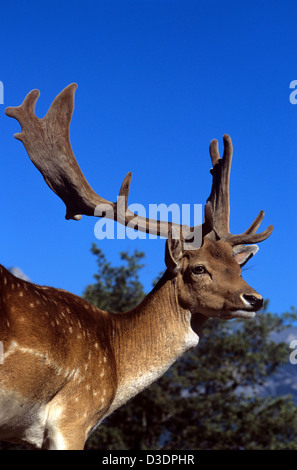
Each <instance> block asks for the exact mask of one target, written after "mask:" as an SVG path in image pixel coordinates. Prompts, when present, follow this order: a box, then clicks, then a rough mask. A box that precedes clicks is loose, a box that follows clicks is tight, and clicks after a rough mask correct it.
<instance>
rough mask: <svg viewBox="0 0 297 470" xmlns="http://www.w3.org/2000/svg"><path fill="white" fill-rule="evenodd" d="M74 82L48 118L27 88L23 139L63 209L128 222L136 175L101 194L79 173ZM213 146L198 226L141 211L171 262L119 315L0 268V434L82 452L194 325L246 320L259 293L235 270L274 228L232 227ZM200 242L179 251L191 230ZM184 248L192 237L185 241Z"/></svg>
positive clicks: (141, 224)
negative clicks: (73, 138) (109, 195)
mask: <svg viewBox="0 0 297 470" xmlns="http://www.w3.org/2000/svg"><path fill="white" fill-rule="evenodd" d="M75 90H76V85H75V84H71V85H69V86H68V87H66V88H65V89H64V90H63V91H62V92H61V93H60V94H59V95H58V96H57V97H56V98H55V100H54V102H53V103H52V105H51V107H50V109H49V111H48V113H47V114H46V116H45V117H44V118H43V119H39V118H37V117H36V115H35V103H36V101H37V99H38V96H39V92H38V91H37V90H33V91H32V92H31V93H29V94H28V96H27V97H26V98H25V100H24V102H23V104H22V105H21V106H19V107H14V108H12V107H11V108H7V109H6V114H7V115H8V116H10V117H13V118H16V119H17V120H18V122H19V123H20V125H21V128H22V130H21V132H20V133H19V134H16V135H15V137H16V138H17V139H18V140H21V141H22V142H23V144H24V146H25V148H26V150H27V152H28V155H29V157H30V159H31V160H32V162H33V163H34V165H35V166H36V167H37V168H38V170H39V171H40V172H41V173H42V175H43V177H44V179H45V181H46V183H47V184H48V186H49V187H50V188H51V189H52V190H53V191H54V192H55V193H56V194H57V195H58V196H59V197H60V198H61V199H62V200H63V201H64V203H65V205H66V208H67V210H66V218H67V219H70V218H72V219H79V218H80V217H81V215H82V214H84V215H89V216H92V215H94V212H95V209H96V207H97V206H98V205H102V204H103V205H104V207H109V208H110V211H109V210H106V211H105V213H104V214H102V215H103V216H106V217H111V218H113V219H115V220H117V222H118V223H121V224H125V225H128V224H129V222H131V220H133V218H135V217H136V215H135V214H133V213H132V212H131V211H130V210H129V209H128V207H127V198H128V192H129V185H130V180H131V174H130V173H128V175H127V177H126V178H125V180H124V182H123V184H122V187H121V190H120V195H121V196H124V197H125V201H126V206H125V210H124V217H123V218H120V220H118V219H119V217H118V219H117V210H116V209H117V203H112V202H110V201H107V200H106V199H103V198H102V197H100V196H98V195H97V194H96V193H95V192H94V191H93V189H92V188H91V187H90V186H89V184H88V183H87V181H86V179H85V178H84V176H83V174H82V172H81V170H80V168H79V166H78V164H77V162H76V159H75V157H74V155H73V153H72V149H71V145H70V139H69V127H70V121H71V117H72V112H73V109H74V93H75ZM223 140H224V154H223V157H222V158H220V155H219V151H218V142H217V141H216V140H213V141H212V142H211V144H210V156H211V160H212V166H213V168H212V170H211V173H212V178H213V181H212V189H211V193H210V196H209V198H208V200H207V203H206V205H205V218H204V222H203V224H202V226H200V227H192V228H191V229H189V230H188V232H189V233H188V234H187V235H186V236H185V231H184V230H182V227H180V226H176V225H175V224H172V223H169V224H167V223H165V222H164V221H160V222H153V223H151V221H150V220H149V219H146V218H138V219H137V225H138V229H139V230H142V231H145V232H148V231H149V230H152V226H153V230H154V231H155V233H157V234H159V235H163V236H166V238H167V240H166V247H165V263H166V267H167V269H166V271H165V274H164V275H163V277H162V278H161V280H160V281H159V283H158V284H157V286H156V287H155V288H154V289H153V291H152V292H151V293H150V294H149V295H147V297H146V298H145V299H144V301H143V302H142V303H141V304H140V305H139V306H138V307H136V308H135V309H133V310H131V311H129V312H127V313H122V314H116V313H110V312H106V311H102V310H99V309H98V308H95V307H94V306H92V305H90V304H89V303H88V302H86V301H85V300H83V299H81V298H79V297H77V296H75V295H73V294H70V293H68V292H66V291H64V290H61V289H55V288H51V287H42V286H38V285H35V284H32V283H29V282H26V281H22V280H20V279H17V278H15V277H14V276H13V275H12V274H10V273H9V272H8V271H7V270H6V269H5V268H4V267H1V274H0V289H1V296H0V302H1V310H0V335H1V336H0V340H1V341H2V343H3V346H4V360H3V364H0V439H1V440H8V441H11V442H21V443H25V444H27V445H29V446H32V447H34V448H41V449H83V448H84V445H85V442H86V439H87V438H88V436H89V435H90V433H91V432H92V431H93V430H94V428H95V427H96V426H97V425H98V424H99V423H100V422H102V420H103V419H104V418H105V417H106V416H108V415H110V413H112V412H113V411H114V410H115V409H117V408H118V407H120V406H121V405H122V404H123V403H125V402H126V401H127V400H129V399H130V398H131V397H133V396H135V395H136V394H138V393H139V392H140V391H141V390H143V389H144V388H145V387H147V386H148V385H150V384H151V383H152V382H153V381H155V380H156V379H157V378H158V377H160V376H161V375H162V374H163V373H164V372H165V371H166V370H167V369H168V368H169V367H170V365H171V364H172V363H173V362H174V361H176V360H177V359H178V358H179V357H180V356H181V355H182V354H183V353H184V352H185V351H187V350H189V349H190V348H193V347H195V346H196V345H197V344H198V341H199V337H198V334H197V332H198V330H199V328H200V327H201V325H202V324H203V323H204V322H205V321H206V320H207V319H208V318H214V317H215V318H222V319H229V318H252V317H253V316H254V315H255V312H256V311H258V310H259V309H260V308H261V307H262V302H263V300H262V297H261V296H260V295H259V294H258V293H257V292H256V291H255V290H254V289H253V288H252V287H250V286H249V285H248V284H247V283H246V282H245V281H244V280H243V279H242V277H241V266H242V265H243V264H244V263H245V262H246V261H247V260H248V259H249V258H250V257H251V256H253V255H254V254H255V253H256V251H257V249H258V247H257V245H254V243H257V242H261V241H263V240H265V239H266V238H267V237H268V236H269V235H270V234H271V232H272V226H269V227H268V228H267V229H266V230H265V231H264V232H262V233H256V231H257V229H258V227H259V225H260V223H261V221H262V219H263V217H264V213H263V211H261V212H260V214H259V215H258V217H257V218H256V219H255V221H254V222H253V223H252V225H251V226H250V227H249V228H248V229H247V230H246V231H245V232H243V233H242V234H240V235H233V234H231V233H230V231H229V175H230V166H231V159H232V143H231V139H230V137H229V136H227V135H225V136H224V138H223ZM197 229H199V230H202V241H201V245H200V246H198V247H197V246H195V247H194V246H193V248H192V249H185V242H187V241H189V238H191V234H193V233H195V230H197ZM187 246H188V245H187Z"/></svg>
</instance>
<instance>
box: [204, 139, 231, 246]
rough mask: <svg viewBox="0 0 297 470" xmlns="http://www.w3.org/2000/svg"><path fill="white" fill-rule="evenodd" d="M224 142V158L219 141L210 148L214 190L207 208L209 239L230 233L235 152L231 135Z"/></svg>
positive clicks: (206, 219)
mask: <svg viewBox="0 0 297 470" xmlns="http://www.w3.org/2000/svg"><path fill="white" fill-rule="evenodd" d="M223 141H224V153H223V158H221V157H220V154H219V150H218V141H217V140H212V141H211V143H210V146H209V153H210V157H211V161H212V165H213V168H212V169H211V170H210V172H211V174H212V177H213V180H212V188H211V193H210V196H209V198H208V199H207V204H206V207H205V209H206V210H205V222H206V224H207V225H208V226H209V230H210V233H209V234H208V237H209V238H211V237H214V238H222V237H223V236H224V235H226V234H227V233H229V214H230V205H229V179H230V169H231V162H232V152H233V150H232V141H231V138H230V137H229V135H227V134H226V135H224V137H223Z"/></svg>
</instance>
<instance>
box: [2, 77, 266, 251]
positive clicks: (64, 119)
mask: <svg viewBox="0 0 297 470" xmlns="http://www.w3.org/2000/svg"><path fill="white" fill-rule="evenodd" d="M76 89H77V85H76V84H74V83H73V84H71V85H69V86H67V87H66V88H65V89H64V90H63V91H62V92H61V93H60V94H59V95H58V96H57V97H56V98H55V100H54V101H53V103H52V105H51V107H50V109H49V111H48V112H47V114H46V116H45V117H44V118H43V119H39V118H38V117H37V116H36V115H35V104H36V101H37V99H38V97H39V91H38V90H33V91H31V92H30V93H29V94H28V95H27V97H26V98H25V100H24V102H23V103H22V105H21V106H18V107H10V108H7V109H6V114H7V116H10V117H13V118H15V119H17V121H18V122H19V123H20V125H21V128H22V130H21V132H20V133H18V134H15V137H16V139H18V140H21V141H22V142H23V144H24V146H25V148H26V150H27V153H28V155H29V157H30V159H31V160H32V162H33V164H34V165H35V166H36V167H37V168H38V170H39V171H40V172H41V174H42V175H43V177H44V179H45V181H46V183H47V184H48V186H49V187H50V188H51V189H52V190H53V191H54V192H55V193H56V194H57V195H58V196H59V197H60V198H61V199H62V201H63V202H64V203H65V205H66V219H74V220H79V219H80V218H81V215H88V216H94V215H98V210H97V211H96V212H95V209H96V208H98V206H99V207H100V205H101V206H102V207H104V211H103V214H101V216H104V217H107V218H111V219H112V220H115V221H117V222H119V223H121V224H123V225H126V226H129V224H130V226H131V224H132V227H133V228H136V229H138V230H140V231H142V232H146V233H151V234H155V235H161V236H164V237H166V238H167V237H168V233H169V232H170V233H171V228H172V227H174V228H175V233H176V235H175V236H180V237H181V238H182V239H183V240H187V239H190V238H193V233H197V231H199V230H201V229H202V235H203V237H204V236H207V237H209V238H214V239H224V240H226V241H228V242H229V243H230V244H231V245H232V246H234V245H236V244H244V243H253V242H259V241H262V240H265V239H266V238H267V237H268V236H269V235H270V234H271V232H272V226H269V227H268V228H267V229H266V230H265V231H264V232H262V233H259V234H255V232H256V230H257V229H258V227H259V225H260V223H261V221H262V219H263V217H264V212H263V211H261V212H260V214H259V216H258V217H257V218H256V219H255V221H254V222H253V224H252V225H251V226H250V228H249V229H248V230H246V231H245V232H244V233H242V234H241V235H231V234H230V233H229V176H230V166H231V159H232V143H231V139H230V137H229V136H224V147H225V149H224V155H223V158H222V159H221V158H220V155H219V152H218V143H217V141H215V140H214V141H212V142H211V144H210V155H211V160H212V164H213V169H212V170H211V173H212V175H213V183H212V190H211V194H210V197H209V198H208V201H207V204H206V206H205V221H204V223H203V225H202V226H195V227H188V226H185V225H184V226H181V225H178V224H175V223H171V222H166V221H157V220H152V219H148V218H145V217H140V216H138V215H136V214H135V213H133V212H131V211H130V210H129V209H128V207H127V204H128V195H129V188H130V182H131V177H132V174H131V173H128V174H127V175H126V177H125V178H124V181H123V183H122V186H121V189H120V192H119V196H123V197H124V201H125V202H124V206H125V207H124V210H123V211H122V210H121V211H118V210H117V209H118V201H119V199H117V202H111V201H108V200H106V199H104V198H102V197H101V196H99V195H98V194H97V193H96V192H95V191H94V190H93V189H92V188H91V186H90V185H89V183H88V182H87V180H86V179H85V177H84V175H83V173H82V171H81V169H80V167H79V165H78V163H77V161H76V159H75V157H74V154H73V152H72V148H71V144H70V138H69V127H70V122H71V117H72V113H73V109H74V94H75V91H76ZM122 199H123V198H121V200H122ZM106 207H108V208H109V209H106ZM119 214H123V216H119ZM194 238H195V237H194ZM195 248H197V246H195Z"/></svg>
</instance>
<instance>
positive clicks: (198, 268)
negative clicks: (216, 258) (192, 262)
mask: <svg viewBox="0 0 297 470" xmlns="http://www.w3.org/2000/svg"><path fill="white" fill-rule="evenodd" d="M192 273H193V274H205V273H207V270H206V269H205V267H204V266H202V265H201V264H198V265H197V266H193V268H192Z"/></svg>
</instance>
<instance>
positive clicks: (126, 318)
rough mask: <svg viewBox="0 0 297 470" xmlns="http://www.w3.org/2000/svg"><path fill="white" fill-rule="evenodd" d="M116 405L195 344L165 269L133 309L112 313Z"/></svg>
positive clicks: (194, 335) (189, 324)
mask: <svg viewBox="0 0 297 470" xmlns="http://www.w3.org/2000/svg"><path fill="white" fill-rule="evenodd" d="M112 331H113V333H112V334H113V339H112V343H113V346H114V354H115V358H116V364H117V377H118V391H117V394H116V397H115V400H114V403H113V406H112V409H115V408H117V407H118V406H120V405H121V404H123V403H125V402H126V401H127V400H128V399H129V398H131V397H132V396H134V395H136V394H137V393H139V392H140V391H141V390H143V389H144V388H146V387H147V386H148V385H150V384H151V383H152V382H153V381H155V380H156V379H157V378H158V377H160V376H161V375H162V374H163V373H164V372H165V371H166V370H167V369H168V368H169V367H170V366H171V364H172V363H173V362H174V361H176V360H177V359H178V358H179V357H180V356H182V354H183V353H184V352H185V351H187V350H188V349H190V348H192V347H194V346H196V345H197V344H198V341H199V337H198V335H197V334H196V333H195V332H194V331H193V330H192V328H191V313H190V312H189V311H187V310H184V309H183V308H182V307H181V306H180V305H179V303H178V296H177V285H176V280H175V279H170V277H169V276H168V274H166V273H165V275H164V276H163V278H162V279H161V281H160V282H159V283H158V285H157V286H156V287H155V289H154V290H153V291H152V292H151V293H150V294H149V295H148V296H147V297H146V298H145V299H144V301H143V302H142V303H141V304H140V305H139V306H138V307H136V308H135V309H134V310H131V311H130V312H127V313H124V314H117V315H113V328H112Z"/></svg>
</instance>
